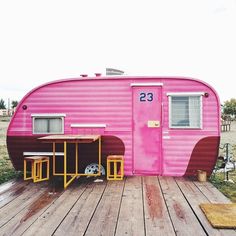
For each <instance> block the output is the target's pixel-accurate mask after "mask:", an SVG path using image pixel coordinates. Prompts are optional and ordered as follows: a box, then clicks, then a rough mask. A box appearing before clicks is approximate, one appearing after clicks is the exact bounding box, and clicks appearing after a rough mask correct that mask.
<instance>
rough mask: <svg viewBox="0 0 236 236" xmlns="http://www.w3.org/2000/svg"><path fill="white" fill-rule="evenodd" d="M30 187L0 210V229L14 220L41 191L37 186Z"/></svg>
mask: <svg viewBox="0 0 236 236" xmlns="http://www.w3.org/2000/svg"><path fill="white" fill-rule="evenodd" d="M30 186H31V188H28V189H27V191H24V192H23V193H22V194H21V195H20V196H18V197H17V198H15V199H14V200H13V201H11V202H10V203H8V204H7V205H5V206H4V207H2V208H1V209H0V215H1V217H0V227H2V226H3V225H5V224H6V223H7V222H8V221H10V220H11V219H12V218H14V217H15V216H16V215H17V214H18V213H19V212H21V211H22V210H23V209H24V208H25V207H26V206H28V205H29V204H30V203H31V202H32V201H34V200H35V199H36V198H37V197H38V196H39V195H40V194H41V193H42V191H43V190H42V189H39V188H38V186H33V185H30Z"/></svg>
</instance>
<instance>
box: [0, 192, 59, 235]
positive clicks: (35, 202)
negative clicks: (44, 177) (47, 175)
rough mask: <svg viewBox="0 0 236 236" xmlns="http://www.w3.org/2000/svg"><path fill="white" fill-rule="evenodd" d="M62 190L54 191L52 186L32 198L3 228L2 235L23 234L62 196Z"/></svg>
mask: <svg viewBox="0 0 236 236" xmlns="http://www.w3.org/2000/svg"><path fill="white" fill-rule="evenodd" d="M61 193H62V191H57V192H54V193H52V191H51V189H50V188H45V190H44V191H43V192H42V193H41V194H40V195H37V198H32V199H31V200H32V202H31V204H29V205H28V206H27V207H25V208H24V209H23V210H22V211H21V212H19V213H18V214H17V215H15V216H14V218H12V219H11V220H10V221H9V222H8V223H7V224H5V225H4V226H3V227H2V228H1V229H0V231H1V234H2V235H22V233H23V232H24V231H25V230H26V229H27V228H28V227H29V226H30V225H31V224H32V223H33V222H34V221H35V220H36V219H37V218H38V217H39V216H40V215H41V214H42V213H43V212H44V211H45V210H46V209H47V208H48V207H49V206H50V205H51V204H53V202H54V201H55V200H56V199H57V198H58V197H59V196H60V194H61Z"/></svg>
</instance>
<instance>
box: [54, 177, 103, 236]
mask: <svg viewBox="0 0 236 236" xmlns="http://www.w3.org/2000/svg"><path fill="white" fill-rule="evenodd" d="M105 186H106V182H103V183H91V184H89V185H88V186H87V189H86V190H85V191H84V193H83V194H82V195H81V197H80V198H79V200H78V201H77V202H76V204H75V205H74V206H73V208H72V209H71V210H70V212H69V213H68V215H67V216H66V218H65V219H64V220H63V222H62V223H61V224H60V226H59V227H58V228H57V230H56V231H55V234H54V235H78V236H79V235H84V233H85V231H86V228H87V227H88V224H89V222H90V220H91V218H92V216H93V213H94V211H95V209H96V207H97V204H98V202H99V201H100V198H101V196H102V194H103V192H104V188H105ZM95 233H96V232H95Z"/></svg>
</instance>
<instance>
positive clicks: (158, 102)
mask: <svg viewBox="0 0 236 236" xmlns="http://www.w3.org/2000/svg"><path fill="white" fill-rule="evenodd" d="M219 127H220V103H219V99H218V96H217V94H216V92H215V90H214V89H213V88H212V87H211V86H209V85H208V84H206V83H204V82H202V81H199V80H195V79H191V78H165V77H102V76H100V75H98V76H95V77H80V78H76V79H66V80H59V81H53V82H50V83H47V84H44V85H42V86H39V87H37V88H35V89H33V90H32V91H31V92H29V93H28V94H27V95H26V96H25V97H24V98H23V99H22V100H21V102H20V103H19V105H18V107H17V110H16V112H15V114H14V116H13V117H12V120H11V122H10V124H9V128H8V132H7V147H8V152H9V156H10V158H11V160H12V163H13V165H14V167H15V168H16V169H17V170H22V169H23V157H24V155H29V154H32V153H38V152H41V153H49V152H52V146H51V145H50V144H46V143H42V142H39V140H38V138H39V137H42V136H45V135H50V134H67V135H68V134H83V135H86V134H100V135H101V136H102V164H103V166H105V165H106V157H107V156H108V155H112V154H117V155H124V158H125V167H124V169H125V175H165V176H168V175H169V176H193V175H196V173H197V170H199V169H201V170H205V171H207V173H208V175H210V174H211V172H212V170H213V168H214V166H215V163H216V159H217V156H218V147H219V142H220V128H219ZM97 145H98V144H97V143H94V144H92V145H91V144H90V146H87V145H86V144H83V145H80V147H79V153H80V163H79V169H80V172H83V171H84V170H85V168H86V167H87V166H88V165H89V164H91V163H94V162H96V160H97V156H96V151H97V147H98V146H97ZM59 149H61V151H62V150H63V147H59ZM68 150H69V157H68V158H70V156H71V161H72V162H73V160H72V159H73V156H74V148H73V147H71V148H70V147H69V148H68ZM58 155H60V153H58ZM58 158H60V157H58ZM72 165H73V164H72ZM58 168H60V166H59V167H58Z"/></svg>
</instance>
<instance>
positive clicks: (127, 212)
mask: <svg viewBox="0 0 236 236" xmlns="http://www.w3.org/2000/svg"><path fill="white" fill-rule="evenodd" d="M115 235H118V236H119V235H120V236H124V235H135V236H139V235H145V229H144V215H143V199H142V182H141V177H140V176H135V177H128V178H127V179H126V181H125V187H124V192H123V196H122V199H121V208H120V214H119V218H118V222H117V228H116V234H115Z"/></svg>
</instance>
